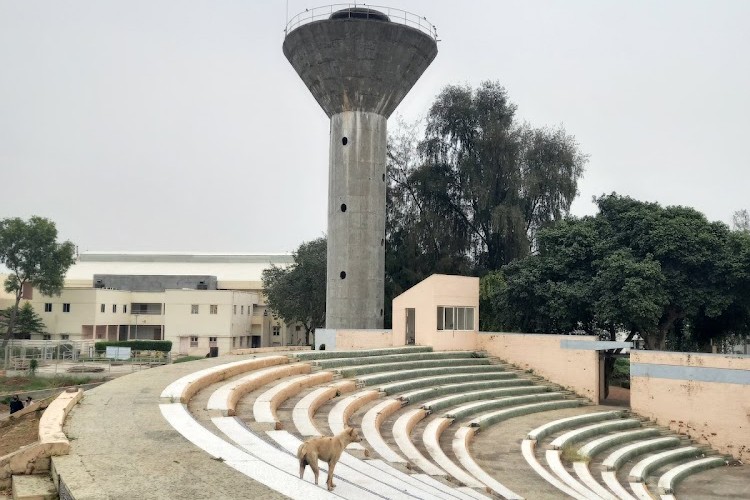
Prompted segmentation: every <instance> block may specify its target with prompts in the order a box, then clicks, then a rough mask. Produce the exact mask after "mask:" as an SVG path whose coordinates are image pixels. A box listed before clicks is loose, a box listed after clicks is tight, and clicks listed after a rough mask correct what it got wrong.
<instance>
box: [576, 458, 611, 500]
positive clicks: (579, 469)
mask: <svg viewBox="0 0 750 500" xmlns="http://www.w3.org/2000/svg"><path fill="white" fill-rule="evenodd" d="M573 470H574V471H575V473H576V475H577V476H578V478H579V479H580V480H581V481H582V482H583V484H585V485H586V487H587V488H588V489H590V490H591V491H593V492H594V493H596V494H597V495H598V496H599V497H601V498H604V499H605V500H618V498H617V497H616V496H614V495H613V494H612V493H611V492H610V491H609V490H608V489H607V488H605V487H604V486H602V485H601V484H600V483H599V481H597V480H596V479H594V476H593V475H592V474H591V470H590V469H589V464H588V462H573Z"/></svg>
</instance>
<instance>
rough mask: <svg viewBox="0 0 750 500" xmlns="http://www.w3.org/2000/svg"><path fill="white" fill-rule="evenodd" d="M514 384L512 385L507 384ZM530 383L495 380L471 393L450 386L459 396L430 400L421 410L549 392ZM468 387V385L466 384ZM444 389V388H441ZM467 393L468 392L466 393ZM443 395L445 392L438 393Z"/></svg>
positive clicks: (419, 396) (419, 398)
mask: <svg viewBox="0 0 750 500" xmlns="http://www.w3.org/2000/svg"><path fill="white" fill-rule="evenodd" d="M509 382H514V383H509ZM515 382H527V383H528V384H517V383H515ZM484 384H486V382H482V383H481V384H480V385H484ZM531 384H532V383H531V382H530V381H528V380H526V379H511V380H497V381H495V382H494V383H492V384H491V387H489V388H486V389H479V390H475V391H472V390H470V389H471V388H470V387H466V388H464V389H463V390H462V385H463V384H451V386H455V387H456V389H457V390H455V391H453V390H452V391H451V392H461V394H447V395H444V396H442V397H438V398H435V399H431V400H429V401H427V402H425V403H423V404H422V407H423V408H427V409H428V410H431V411H433V412H436V411H439V410H444V409H445V408H449V407H452V406H456V405H459V404H461V403H466V402H468V401H475V400H477V399H488V398H493V397H504V396H520V395H522V394H538V393H541V392H547V391H549V390H550V389H549V387H546V386H542V385H531ZM466 385H468V384H466ZM441 387H446V386H441ZM467 391H468V392H467ZM421 392H422V391H420V394H417V395H416V398H418V400H419V401H421V400H423V399H426V397H423V396H422V394H421ZM439 392H440V393H445V391H439ZM440 393H435V392H433V393H429V392H425V393H424V396H441V394H440ZM400 397H406V398H407V399H408V400H409V401H411V400H412V399H414V396H412V395H409V394H408V393H407V394H402V395H401V396H400Z"/></svg>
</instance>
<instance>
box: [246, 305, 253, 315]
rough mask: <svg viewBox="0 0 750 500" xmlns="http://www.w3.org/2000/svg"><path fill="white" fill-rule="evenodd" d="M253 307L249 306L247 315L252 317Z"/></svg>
mask: <svg viewBox="0 0 750 500" xmlns="http://www.w3.org/2000/svg"><path fill="white" fill-rule="evenodd" d="M252 309H253V306H247V315H248V316H250V312H251V311H252Z"/></svg>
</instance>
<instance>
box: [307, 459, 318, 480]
mask: <svg viewBox="0 0 750 500" xmlns="http://www.w3.org/2000/svg"><path fill="white" fill-rule="evenodd" d="M308 464H310V468H311V469H312V471H313V474H314V475H315V484H316V485H317V484H318V475H319V474H320V469H318V457H315V460H310V461H308Z"/></svg>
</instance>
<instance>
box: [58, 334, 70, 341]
mask: <svg viewBox="0 0 750 500" xmlns="http://www.w3.org/2000/svg"><path fill="white" fill-rule="evenodd" d="M60 340H70V334H68V333H61V334H60Z"/></svg>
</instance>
